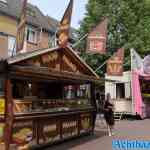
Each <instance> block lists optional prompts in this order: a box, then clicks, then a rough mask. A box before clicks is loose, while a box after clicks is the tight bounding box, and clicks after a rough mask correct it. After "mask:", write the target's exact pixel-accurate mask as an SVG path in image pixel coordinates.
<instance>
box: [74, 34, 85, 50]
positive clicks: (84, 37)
mask: <svg viewBox="0 0 150 150" xmlns="http://www.w3.org/2000/svg"><path fill="white" fill-rule="evenodd" d="M87 36H88V33H87V34H85V35H84V36H83V37H81V38H80V39H79V40H78V41H77V42H76V43H75V44H73V45H72V47H73V48H74V47H76V46H77V45H78V44H79V43H80V42H81V41H82V40H83V39H85V38H86V37H87Z"/></svg>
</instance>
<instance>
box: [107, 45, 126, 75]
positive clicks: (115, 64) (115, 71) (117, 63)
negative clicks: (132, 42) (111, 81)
mask: <svg viewBox="0 0 150 150" xmlns="http://www.w3.org/2000/svg"><path fill="white" fill-rule="evenodd" d="M123 61H124V49H123V48H120V49H118V50H117V52H116V53H115V54H114V55H113V56H112V57H111V58H109V60H108V61H107V74H108V75H113V76H122V75H123Z"/></svg>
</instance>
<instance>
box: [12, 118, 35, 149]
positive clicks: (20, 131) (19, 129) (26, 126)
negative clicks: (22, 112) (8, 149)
mask: <svg viewBox="0 0 150 150" xmlns="http://www.w3.org/2000/svg"><path fill="white" fill-rule="evenodd" d="M12 140H13V141H12V143H13V144H14V145H16V147H18V148H20V149H21V148H26V149H29V148H30V147H31V146H32V145H35V144H36V142H35V141H36V140H35V137H34V129H33V121H22V122H15V123H14V124H13V135H12Z"/></svg>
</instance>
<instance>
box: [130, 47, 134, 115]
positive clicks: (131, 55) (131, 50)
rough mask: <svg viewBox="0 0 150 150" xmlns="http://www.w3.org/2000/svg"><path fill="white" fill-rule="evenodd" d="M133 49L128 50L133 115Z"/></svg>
mask: <svg viewBox="0 0 150 150" xmlns="http://www.w3.org/2000/svg"><path fill="white" fill-rule="evenodd" d="M133 50H134V49H133V48H131V49H130V58H131V100H132V114H134V98H133V59H132V58H133Z"/></svg>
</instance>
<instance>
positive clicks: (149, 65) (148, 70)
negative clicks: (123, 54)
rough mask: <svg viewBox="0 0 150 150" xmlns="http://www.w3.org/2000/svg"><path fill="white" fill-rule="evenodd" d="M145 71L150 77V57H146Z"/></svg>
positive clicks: (144, 61) (144, 62)
mask: <svg viewBox="0 0 150 150" xmlns="http://www.w3.org/2000/svg"><path fill="white" fill-rule="evenodd" d="M143 71H144V73H145V74H148V75H150V55H147V56H146V57H144V60H143Z"/></svg>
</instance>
